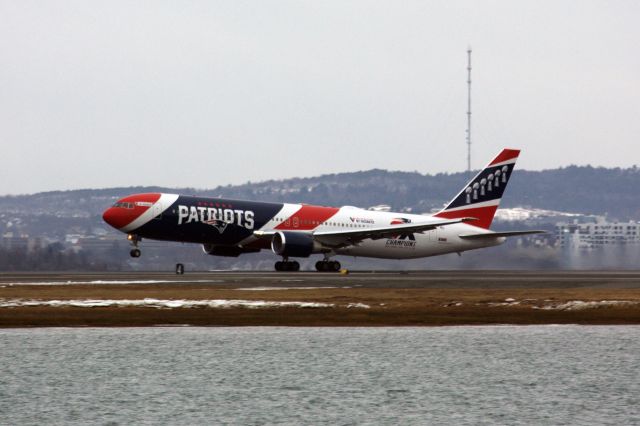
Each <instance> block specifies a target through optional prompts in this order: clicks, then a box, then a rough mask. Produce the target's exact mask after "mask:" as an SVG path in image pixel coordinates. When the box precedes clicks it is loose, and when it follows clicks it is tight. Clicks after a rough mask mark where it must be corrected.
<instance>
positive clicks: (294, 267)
mask: <svg viewBox="0 0 640 426" xmlns="http://www.w3.org/2000/svg"><path fill="white" fill-rule="evenodd" d="M275 268H276V271H278V272H281V271H299V270H300V264H299V263H298V262H296V261H295V260H294V261H293V262H289V261H288V260H285V261H284V262H280V261H278V262H276V264H275Z"/></svg>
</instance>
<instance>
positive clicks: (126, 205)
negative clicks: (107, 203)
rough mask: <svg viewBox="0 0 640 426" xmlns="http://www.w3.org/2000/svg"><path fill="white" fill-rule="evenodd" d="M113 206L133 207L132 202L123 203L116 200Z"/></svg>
mask: <svg viewBox="0 0 640 426" xmlns="http://www.w3.org/2000/svg"><path fill="white" fill-rule="evenodd" d="M113 207H121V208H123V209H132V208H133V203H125V202H122V201H118V202H117V203H115V204H114V205H113Z"/></svg>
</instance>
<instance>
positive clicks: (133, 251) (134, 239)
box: [127, 234, 142, 257]
mask: <svg viewBox="0 0 640 426" xmlns="http://www.w3.org/2000/svg"><path fill="white" fill-rule="evenodd" d="M127 240H129V241H131V244H132V245H133V248H132V249H131V251H130V252H129V255H130V256H131V257H140V255H142V252H141V251H140V249H139V248H138V243H139V242H140V241H142V238H140V237H139V236H137V235H135V234H129V235H127Z"/></svg>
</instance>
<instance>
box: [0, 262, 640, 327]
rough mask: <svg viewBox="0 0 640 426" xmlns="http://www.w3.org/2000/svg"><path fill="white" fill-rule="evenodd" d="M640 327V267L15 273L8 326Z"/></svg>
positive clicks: (0, 306)
mask: <svg viewBox="0 0 640 426" xmlns="http://www.w3.org/2000/svg"><path fill="white" fill-rule="evenodd" d="M567 323H577V324H640V272H638V271H620V272H616V271H589V272H558V271H554V272H539V271H415V272H414V271H411V272H352V273H350V274H348V275H339V274H328V273H311V272H300V273H275V272H226V271H216V272H198V273H187V274H185V275H175V274H172V273H157V272H140V273H138V272H136V273H130V272H128V273H91V274H87V273H71V274H60V273H49V274H47V273H14V274H2V275H0V327H31V326H154V325H204V326H220V325H268V326H385V325H386V326H396V325H402V326H406V325H430V326H433V325H463V324H567Z"/></svg>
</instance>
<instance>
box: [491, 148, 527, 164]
mask: <svg viewBox="0 0 640 426" xmlns="http://www.w3.org/2000/svg"><path fill="white" fill-rule="evenodd" d="M518 155H520V150H519V149H503V150H502V152H501V153H500V154H498V156H497V157H496V158H494V159H493V161H492V162H491V164H489V165H490V166H493V165H494V164H498V163H502V162H505V161H509V160H513V159H514V158H518Z"/></svg>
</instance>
